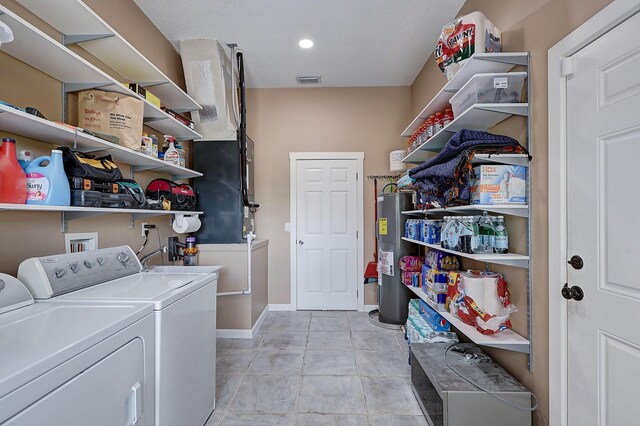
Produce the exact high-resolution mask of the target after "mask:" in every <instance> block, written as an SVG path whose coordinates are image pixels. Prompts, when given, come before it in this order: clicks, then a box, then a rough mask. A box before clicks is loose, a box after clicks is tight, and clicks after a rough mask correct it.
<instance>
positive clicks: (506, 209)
mask: <svg viewBox="0 0 640 426" xmlns="http://www.w3.org/2000/svg"><path fill="white" fill-rule="evenodd" d="M483 211H486V212H489V213H497V214H502V215H508V216H519V217H529V206H528V205H526V204H472V205H468V206H455V207H448V208H434V209H427V210H407V211H403V212H402V214H405V215H408V216H419V217H422V216H425V215H438V216H442V215H446V214H467V213H481V212H483Z"/></svg>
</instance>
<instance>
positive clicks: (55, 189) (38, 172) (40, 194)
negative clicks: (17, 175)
mask: <svg viewBox="0 0 640 426" xmlns="http://www.w3.org/2000/svg"><path fill="white" fill-rule="evenodd" d="M46 161H48V162H49V164H48V165H46V166H42V164H43V163H44V162H46ZM24 172H25V174H26V175H27V204H41V205H49V206H68V205H70V204H71V190H70V188H69V181H68V180H67V175H66V174H65V172H64V164H63V162H62V151H59V150H57V149H54V150H53V151H51V156H43V157H38V158H36V159H35V160H33V161H32V162H30V163H29V165H28V166H27V167H26V168H25V170H24Z"/></svg>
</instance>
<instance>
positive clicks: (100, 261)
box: [96, 257, 104, 266]
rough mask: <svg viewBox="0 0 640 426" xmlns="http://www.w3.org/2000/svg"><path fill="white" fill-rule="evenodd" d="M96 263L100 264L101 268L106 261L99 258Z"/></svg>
mask: <svg viewBox="0 0 640 426" xmlns="http://www.w3.org/2000/svg"><path fill="white" fill-rule="evenodd" d="M96 262H98V265H100V266H102V265H104V259H103V258H101V257H99V258H97V259H96Z"/></svg>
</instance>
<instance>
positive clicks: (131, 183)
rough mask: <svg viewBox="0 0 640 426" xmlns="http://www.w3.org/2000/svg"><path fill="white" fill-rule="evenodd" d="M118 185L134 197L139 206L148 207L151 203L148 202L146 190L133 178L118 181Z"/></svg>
mask: <svg viewBox="0 0 640 426" xmlns="http://www.w3.org/2000/svg"><path fill="white" fill-rule="evenodd" d="M118 185H119V186H120V188H122V190H123V191H126V192H127V193H128V194H130V195H131V197H133V199H134V200H135V202H136V203H137V207H138V208H141V209H148V208H149V203H148V202H147V197H146V196H145V195H144V191H143V190H142V188H141V187H140V185H139V184H138V182H136V181H135V180H133V179H122V180H120V181H118Z"/></svg>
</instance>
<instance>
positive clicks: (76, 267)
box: [69, 262, 80, 274]
mask: <svg viewBox="0 0 640 426" xmlns="http://www.w3.org/2000/svg"><path fill="white" fill-rule="evenodd" d="M69 269H71V272H73V273H74V274H77V273H78V270H79V269H80V264H79V263H78V262H73V263H72V264H71V265H69Z"/></svg>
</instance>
